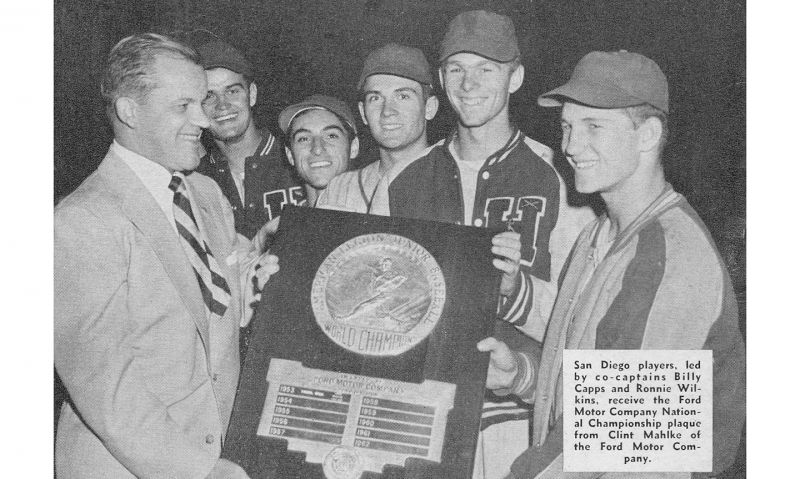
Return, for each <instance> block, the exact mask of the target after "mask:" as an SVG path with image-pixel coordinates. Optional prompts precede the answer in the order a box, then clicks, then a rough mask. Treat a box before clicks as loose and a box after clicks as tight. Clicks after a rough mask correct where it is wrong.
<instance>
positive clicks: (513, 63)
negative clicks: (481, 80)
mask: <svg viewBox="0 0 800 479" xmlns="http://www.w3.org/2000/svg"><path fill="white" fill-rule="evenodd" d="M467 53H470V52H467ZM475 55H478V54H477V53H475ZM478 56H481V55H478ZM448 58H450V57H448ZM484 58H486V57H484ZM486 59H487V60H491V61H493V62H495V63H497V64H498V65H508V67H509V70H508V72H509V73H514V72H515V71H517V68H519V67H520V66H522V59H521V58H520V56H519V55H517V56H515V57H514V58H512V59H511V60H509V61H507V62H500V61H497V60H492V59H491V58H486ZM446 64H447V58H445V59H444V60H442V61H441V63H439V71H441V72H442V73H444V66H445V65H446Z"/></svg>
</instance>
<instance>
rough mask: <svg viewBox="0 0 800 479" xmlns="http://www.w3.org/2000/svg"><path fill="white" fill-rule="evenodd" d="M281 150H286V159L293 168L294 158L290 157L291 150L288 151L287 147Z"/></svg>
mask: <svg viewBox="0 0 800 479" xmlns="http://www.w3.org/2000/svg"><path fill="white" fill-rule="evenodd" d="M283 149H284V150H286V159H287V160H289V164H290V165H292V166H294V156H293V155H292V150H290V149H289V147H288V146H284V147H283Z"/></svg>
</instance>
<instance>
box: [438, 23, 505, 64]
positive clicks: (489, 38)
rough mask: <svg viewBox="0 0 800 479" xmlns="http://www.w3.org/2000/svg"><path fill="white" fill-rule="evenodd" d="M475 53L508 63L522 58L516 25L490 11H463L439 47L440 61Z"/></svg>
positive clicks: (449, 27)
mask: <svg viewBox="0 0 800 479" xmlns="http://www.w3.org/2000/svg"><path fill="white" fill-rule="evenodd" d="M462 52H466V53H474V54H476V55H480V56H482V57H485V58H488V59H490V60H494V61H497V62H501V63H505V62H510V61H511V60H513V59H514V58H516V57H518V56H519V45H517V34H516V32H515V31H514V23H513V22H512V21H511V19H510V18H508V17H507V16H505V15H500V14H497V13H494V12H487V11H486V10H472V11H469V12H462V13H459V14H458V15H456V17H455V18H454V19H453V20H451V21H450V25H449V26H448V27H447V33H445V34H444V39H442V43H441V45H440V47H439V61H440V62H443V61H444V60H446V59H447V57H449V56H450V55H454V54H456V53H462Z"/></svg>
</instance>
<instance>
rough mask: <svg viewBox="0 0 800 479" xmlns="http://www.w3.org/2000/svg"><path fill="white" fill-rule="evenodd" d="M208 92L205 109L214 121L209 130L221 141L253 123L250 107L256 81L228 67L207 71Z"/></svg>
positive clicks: (244, 130) (204, 104)
mask: <svg viewBox="0 0 800 479" xmlns="http://www.w3.org/2000/svg"><path fill="white" fill-rule="evenodd" d="M206 78H207V79H208V95H207V96H206V99H205V100H204V101H203V110H204V111H205V113H206V116H208V118H209V120H210V121H211V126H210V127H209V131H210V132H211V134H212V135H213V136H214V139H216V140H220V141H226V140H233V139H237V138H240V137H241V136H242V135H244V133H245V132H246V131H247V129H248V127H250V126H251V124H252V121H253V118H252V114H251V111H250V109H251V108H252V107H253V105H255V104H256V95H257V89H256V85H255V83H250V84H249V85H248V82H247V80H246V79H245V78H244V76H243V75H242V74H241V73H236V72H234V71H231V70H228V69H227V68H212V69H210V70H206Z"/></svg>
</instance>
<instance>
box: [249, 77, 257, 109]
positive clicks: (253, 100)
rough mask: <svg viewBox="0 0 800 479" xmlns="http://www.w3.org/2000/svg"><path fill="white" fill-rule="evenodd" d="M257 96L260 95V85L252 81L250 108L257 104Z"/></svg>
mask: <svg viewBox="0 0 800 479" xmlns="http://www.w3.org/2000/svg"><path fill="white" fill-rule="evenodd" d="M256 97H258V87H257V86H256V82H250V108H252V107H254V106H255V104H256Z"/></svg>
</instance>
